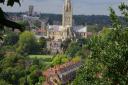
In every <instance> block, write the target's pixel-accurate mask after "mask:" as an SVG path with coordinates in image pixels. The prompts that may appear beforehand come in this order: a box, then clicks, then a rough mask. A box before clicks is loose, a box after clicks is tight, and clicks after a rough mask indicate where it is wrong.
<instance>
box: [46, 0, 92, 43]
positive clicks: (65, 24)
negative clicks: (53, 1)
mask: <svg viewBox="0 0 128 85" xmlns="http://www.w3.org/2000/svg"><path fill="white" fill-rule="evenodd" d="M72 10H73V8H72V4H71V0H65V2H64V12H63V16H62V25H49V26H48V29H47V36H48V37H49V38H50V39H52V40H53V41H57V40H59V41H60V40H61V41H64V40H66V39H72V38H75V39H77V38H87V37H88V35H91V34H92V33H91V32H88V31H87V29H88V28H87V26H73V12H72Z"/></svg>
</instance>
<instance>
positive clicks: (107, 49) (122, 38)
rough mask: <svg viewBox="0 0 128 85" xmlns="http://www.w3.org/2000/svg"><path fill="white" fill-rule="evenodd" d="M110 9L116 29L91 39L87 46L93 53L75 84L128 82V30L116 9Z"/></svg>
mask: <svg viewBox="0 0 128 85" xmlns="http://www.w3.org/2000/svg"><path fill="white" fill-rule="evenodd" d="M121 5H122V4H121ZM110 11H111V14H110V16H111V19H112V22H113V28H114V29H111V31H110V32H106V34H105V35H104V36H102V35H103V34H102V33H101V35H99V36H94V37H93V38H92V39H90V43H89V44H88V47H87V48H88V49H89V50H90V52H91V53H90V55H89V56H88V58H87V59H86V60H85V64H84V65H83V66H82V67H81V69H80V70H79V71H78V74H77V77H76V79H75V81H74V82H73V85H85V84H87V85H127V84H128V75H127V74H128V71H127V69H128V58H127V55H128V38H127V37H128V30H127V27H123V26H122V24H121V23H120V21H119V19H118V18H117V16H116V15H115V12H114V10H113V9H110ZM125 12H126V11H125ZM125 16H126V15H125ZM122 27H123V28H122ZM103 32H104V31H103Z"/></svg>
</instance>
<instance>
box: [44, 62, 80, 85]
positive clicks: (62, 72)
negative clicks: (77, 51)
mask: <svg viewBox="0 0 128 85" xmlns="http://www.w3.org/2000/svg"><path fill="white" fill-rule="evenodd" d="M80 66H81V62H73V61H70V62H67V63H65V64H62V65H56V66H54V67H53V68H50V69H47V70H46V71H45V72H43V75H44V76H45V78H46V81H45V82H44V83H43V85H66V84H67V83H68V82H70V81H72V80H73V79H74V78H75V76H76V71H77V70H78V69H79V67H80Z"/></svg>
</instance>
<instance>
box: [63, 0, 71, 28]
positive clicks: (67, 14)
mask: <svg viewBox="0 0 128 85" xmlns="http://www.w3.org/2000/svg"><path fill="white" fill-rule="evenodd" d="M62 25H63V26H64V27H66V26H70V27H72V5H71V0H65V3H64V13H63V22H62Z"/></svg>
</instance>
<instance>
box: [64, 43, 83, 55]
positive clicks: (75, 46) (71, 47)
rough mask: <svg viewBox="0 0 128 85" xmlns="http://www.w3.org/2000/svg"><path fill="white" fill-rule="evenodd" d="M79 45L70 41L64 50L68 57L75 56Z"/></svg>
mask: <svg viewBox="0 0 128 85" xmlns="http://www.w3.org/2000/svg"><path fill="white" fill-rule="evenodd" d="M80 48H81V47H80V45H79V43H77V42H74V41H73V42H71V43H70V44H69V46H68V48H67V50H66V55H68V56H69V57H75V54H76V53H77V51H78V50H80Z"/></svg>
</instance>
